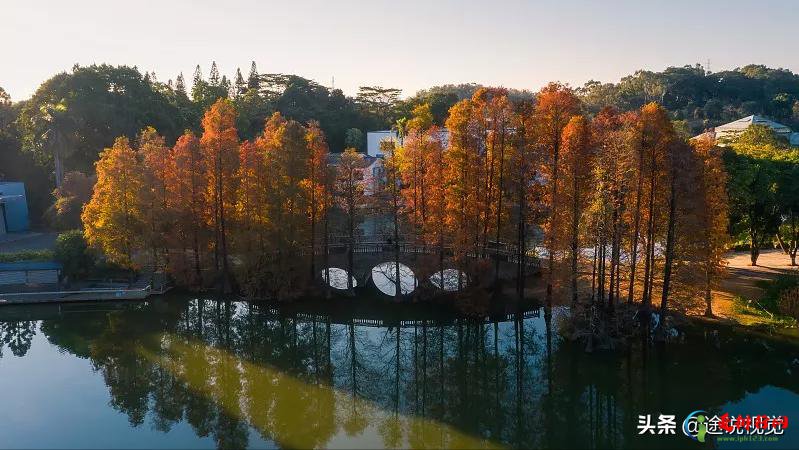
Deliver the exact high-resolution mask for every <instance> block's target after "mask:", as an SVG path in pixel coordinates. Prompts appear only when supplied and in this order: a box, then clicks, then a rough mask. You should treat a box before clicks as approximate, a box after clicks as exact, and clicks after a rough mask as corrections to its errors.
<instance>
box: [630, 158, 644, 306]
mask: <svg viewBox="0 0 799 450" xmlns="http://www.w3.org/2000/svg"><path fill="white" fill-rule="evenodd" d="M643 186H644V152H643V143H642V150H641V151H640V152H639V154H638V185H637V187H636V191H635V219H634V220H633V222H634V225H633V238H632V244H631V245H630V289H629V290H628V291H627V303H632V302H633V297H634V295H635V265H636V262H637V260H638V236H639V235H640V234H641V197H642V188H643Z"/></svg>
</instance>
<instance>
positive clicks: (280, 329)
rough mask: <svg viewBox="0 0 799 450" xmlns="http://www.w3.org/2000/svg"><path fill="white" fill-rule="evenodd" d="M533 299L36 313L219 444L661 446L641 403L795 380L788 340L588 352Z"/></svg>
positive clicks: (144, 399)
mask: <svg viewBox="0 0 799 450" xmlns="http://www.w3.org/2000/svg"><path fill="white" fill-rule="evenodd" d="M536 313H537V311H534V312H527V313H526V314H523V313H518V314H511V315H510V316H507V317H503V318H501V320H499V321H493V322H492V321H485V320H471V319H466V318H462V317H437V318H435V320H433V319H432V318H430V317H427V318H426V319H425V318H420V319H419V320H416V321H413V322H404V323H400V321H399V320H394V321H393V322H391V321H390V320H391V319H390V318H388V319H384V321H366V320H342V319H341V314H339V315H337V316H336V318H335V320H333V319H331V318H330V317H329V316H326V315H323V314H315V313H309V312H304V313H299V312H298V311H297V309H296V308H294V309H289V308H286V309H284V311H283V312H281V311H278V310H274V309H272V308H270V307H267V306H265V305H253V304H248V303H235V302H224V301H214V300H201V299H200V300H198V299H192V300H182V299H174V298H173V299H171V300H170V301H169V302H165V301H154V302H150V303H149V304H146V305H143V304H142V305H127V306H126V307H125V308H123V309H122V310H119V311H113V312H97V313H85V314H80V315H77V314H73V315H68V316H63V317H55V318H53V319H48V320H43V321H41V322H40V323H41V325H40V328H41V331H42V333H43V334H44V335H45V336H46V337H47V338H48V340H49V341H50V342H51V343H52V344H53V345H56V346H58V347H60V348H61V349H63V350H65V351H68V352H70V353H73V354H75V355H78V356H81V357H88V358H89V359H90V360H91V362H92V364H93V366H94V367H95V369H96V370H97V371H98V372H99V373H101V374H102V376H103V378H104V381H105V383H106V385H107V386H108V388H109V391H110V394H111V399H112V400H111V406H112V407H113V408H114V409H116V410H118V411H120V412H122V413H124V414H126V415H127V417H128V419H129V421H130V423H131V425H132V426H140V425H141V424H143V423H144V422H145V421H146V419H147V418H148V417H150V418H151V419H150V420H151V421H152V425H153V426H154V427H155V428H156V429H158V430H162V431H166V430H169V429H170V428H171V427H173V426H174V425H175V424H177V423H179V422H182V421H185V422H187V423H188V424H190V425H191V427H192V428H193V430H194V432H195V433H196V434H197V435H198V436H212V437H213V438H214V439H215V441H216V442H217V445H218V446H219V447H220V448H227V447H244V446H247V444H248V442H249V433H250V430H251V429H254V430H257V432H259V433H260V434H261V435H262V436H263V437H264V438H265V439H268V440H271V441H274V442H275V443H277V444H278V445H280V446H284V447H327V446H336V445H339V446H341V445H348V444H351V445H349V446H352V445H355V444H356V443H360V444H362V445H364V446H372V447H374V446H385V447H421V448H425V447H436V448H438V447H461V448H463V447H469V448H474V447H487V446H496V445H502V446H513V447H564V446H566V447H582V448H619V447H629V446H636V447H639V446H642V445H643V446H646V445H651V446H653V447H659V446H663V445H664V442H663V441H662V440H661V441H658V440H653V441H651V442H650V441H646V440H641V438H639V437H638V436H637V433H636V432H635V423H636V420H637V415H638V414H647V413H655V414H656V413H657V412H661V411H673V412H674V413H675V414H678V415H679V414H685V413H687V412H689V411H691V410H695V409H705V410H709V411H712V410H714V408H719V407H720V406H721V405H723V404H726V403H728V402H731V401H735V400H738V399H740V398H742V397H743V396H744V395H746V393H747V392H757V391H758V389H760V388H761V387H763V386H765V385H775V386H781V387H784V388H786V389H788V390H790V391H792V392H794V393H795V392H799V386H797V380H796V379H795V377H792V376H791V375H790V372H789V371H787V372H786V367H787V366H786V365H789V364H790V361H791V360H792V359H793V358H795V357H796V356H797V349H796V347H792V346H785V347H784V348H783V347H779V348H777V347H776V346H777V344H774V343H770V344H768V345H770V346H771V347H770V348H771V349H772V351H770V352H764V351H763V348H764V347H763V344H762V343H758V342H756V341H754V340H751V339H748V340H747V339H742V338H740V337H737V336H734V335H725V334H723V333H722V334H715V333H708V334H707V335H702V334H696V335H690V336H689V337H688V341H689V342H688V344H685V345H683V344H672V345H670V346H669V347H667V348H663V349H661V348H649V347H648V346H647V345H643V343H635V344H634V345H632V346H631V347H630V348H629V349H628V350H624V351H619V352H617V353H614V354H593V355H589V354H585V353H584V352H583V349H582V348H576V347H575V346H573V345H571V344H570V343H568V342H564V341H562V340H561V339H560V338H559V336H558V334H557V333H556V332H555V329H556V328H557V327H556V325H557V323H558V317H559V314H558V311H557V310H556V311H555V314H554V317H552V318H551V320H546V319H547V316H546V315H544V314H540V315H539V314H536ZM0 320H2V319H0ZM0 324H1V325H0V326H2V328H1V329H2V330H3V332H4V333H7V331H8V330H9V329H13V330H20V329H21V328H20V327H22V326H21V325H19V324H18V322H13V325H10V324H12V322H0ZM30 324H32V325H31V326H29V329H30V330H31V331H30V332H17V331H15V333H16V334H14V336H23V337H24V336H28V335H29V334H30V333H33V332H34V331H35V328H36V327H35V324H36V322H30ZM400 325H401V326H400ZM22 328H24V327H22ZM6 335H7V334H3V336H4V341H3V342H6V338H5V336H6ZM18 340H19V339H18V338H13V339H11V341H14V342H16V341H18ZM28 342H29V344H28V345H30V340H28ZM14 348H20V347H19V346H16V344H15V347H14ZM698 375H702V376H705V377H707V379H709V380H710V379H712V380H713V382H712V383H696V377H697V376H698ZM675 444H676V443H675Z"/></svg>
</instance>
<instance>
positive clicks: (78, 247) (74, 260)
mask: <svg viewBox="0 0 799 450" xmlns="http://www.w3.org/2000/svg"><path fill="white" fill-rule="evenodd" d="M55 259H56V261H58V262H60V263H61V265H62V266H63V273H64V275H65V276H68V277H69V278H70V279H76V278H84V277H86V276H87V275H88V274H89V273H90V272H91V271H92V269H93V268H94V256H93V255H92V253H91V252H90V251H89V248H88V245H87V244H86V240H85V239H84V238H83V232H82V231H80V230H71V231H66V232H64V233H61V234H59V235H58V239H56V242H55Z"/></svg>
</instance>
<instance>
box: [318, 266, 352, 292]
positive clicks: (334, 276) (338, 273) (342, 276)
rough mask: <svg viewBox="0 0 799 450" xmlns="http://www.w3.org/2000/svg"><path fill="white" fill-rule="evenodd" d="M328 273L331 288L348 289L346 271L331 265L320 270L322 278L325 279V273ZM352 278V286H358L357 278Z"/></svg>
mask: <svg viewBox="0 0 799 450" xmlns="http://www.w3.org/2000/svg"><path fill="white" fill-rule="evenodd" d="M328 273H330V282H329V284H330V287H332V288H333V289H349V287H348V286H347V275H348V273H347V271H346V270H344V269H341V268H338V267H331V268H329V269H327V270H322V280H324V281H327V275H328ZM350 278H352V287H358V280H356V279H355V277H354V276H351V277H350Z"/></svg>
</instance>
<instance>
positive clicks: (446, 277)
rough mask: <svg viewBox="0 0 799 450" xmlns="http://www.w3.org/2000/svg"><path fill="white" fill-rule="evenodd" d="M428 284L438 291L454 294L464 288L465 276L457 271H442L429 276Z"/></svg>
mask: <svg viewBox="0 0 799 450" xmlns="http://www.w3.org/2000/svg"><path fill="white" fill-rule="evenodd" d="M442 280H443V281H442ZM430 282H431V283H433V286H435V287H437V288H439V289H443V290H445V291H447V292H455V291H459V290H460V289H463V288H465V287H466V274H465V273H463V272H462V271H460V270H458V269H444V270H442V271H440V272H436V273H434V274H433V275H431V276H430Z"/></svg>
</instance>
